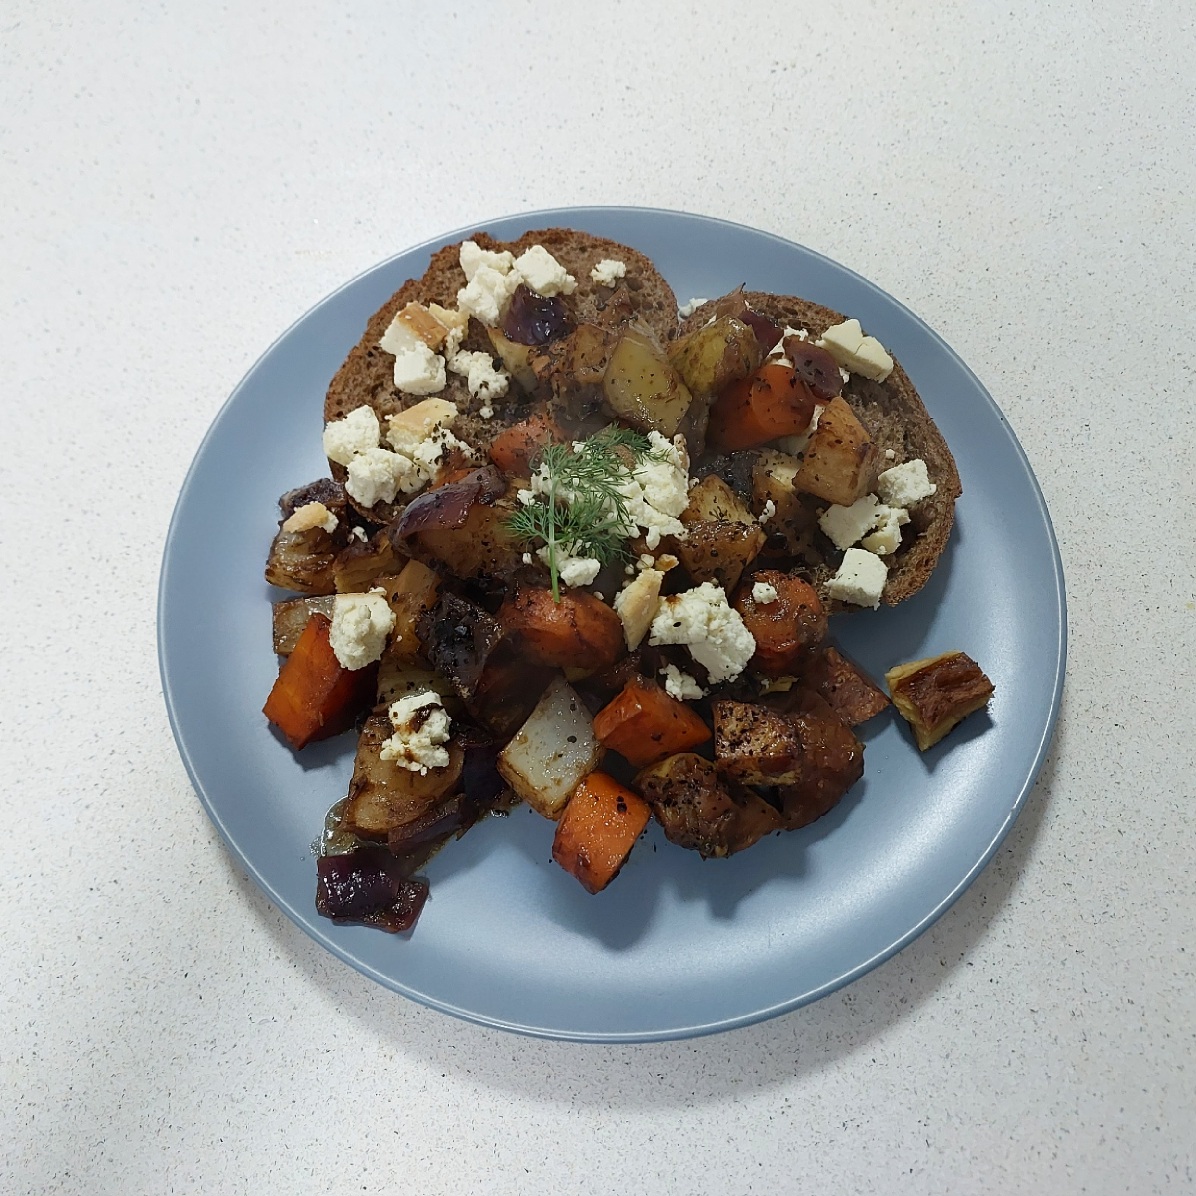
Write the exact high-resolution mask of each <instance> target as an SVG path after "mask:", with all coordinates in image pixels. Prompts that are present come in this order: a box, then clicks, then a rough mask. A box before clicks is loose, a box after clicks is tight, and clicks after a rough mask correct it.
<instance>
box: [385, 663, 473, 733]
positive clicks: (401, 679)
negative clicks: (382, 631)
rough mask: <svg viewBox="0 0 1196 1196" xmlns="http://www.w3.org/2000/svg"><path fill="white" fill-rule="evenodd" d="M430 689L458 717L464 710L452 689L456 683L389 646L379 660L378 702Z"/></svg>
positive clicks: (452, 714) (389, 700)
mask: <svg viewBox="0 0 1196 1196" xmlns="http://www.w3.org/2000/svg"><path fill="white" fill-rule="evenodd" d="M426 689H430V690H432V691H433V692H434V693H438V694H439V695H440V703H441V705H442V706H443V707H444V708H445V710H447V711H448V712H449V714H450V715H451V716H452V717H453V718H456V717H457V716H458V715H459V714H462V713H463V712H464V710H465V704H464V703H463V702H462V701H461V697H460V695H459V694H458V693H457V691H456V690H455V689H453V683H452V682H451V681H450V680H449V679H448V678H447V677H444V676H442V675H441V674H440V673H437V672H435V671H434V670H432V669H427V668H423V667H422V666H420V665H418V664H412V663H411V661H410V660H409V659H407V658H406V657H404V656H402V655H400V654H398V653H396V652H394V651H393V650H392V646H391V645H387V649H386V651H385V652H384V653H383V654H382V659H381V660H380V661H378V689H377V697H376V700H375V705H377V706H389V705H390V704H391V702H397V701H398V700H399V699H400V698H405V697H407V696H408V695H410V694H414V693H422V692H423V691H424V690H426Z"/></svg>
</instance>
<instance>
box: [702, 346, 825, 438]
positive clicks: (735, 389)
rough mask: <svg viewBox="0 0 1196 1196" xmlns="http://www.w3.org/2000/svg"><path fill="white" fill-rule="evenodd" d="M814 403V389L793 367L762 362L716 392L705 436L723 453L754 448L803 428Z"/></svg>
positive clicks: (802, 430)
mask: <svg viewBox="0 0 1196 1196" xmlns="http://www.w3.org/2000/svg"><path fill="white" fill-rule="evenodd" d="M815 406H816V400H815V397H814V392H813V391H812V390H811V389H810V388H809V387H808V386H807V385H806V384H805V383H804V382H803V381H802V380H801V379H800V378H799V377H798V376H797V373H796V371H795V370H793V369H792V368H791V367H789V366H786V365H777V364H775V363H773V364H768V363H765V364H764V365H762V366H761V367H760V368H759V369H758V370H757V371H756V372H755V373H754V374H751V375H750V376H748V377H747V378H744V379H743V380H742V381H741V382H736V383H735V384H734V385H733V386H729V387H727V389H726V390H724V391H723V393H722V394H721V395H719V396H718V398H717V399H716V400H715V402H714V406H713V407H712V408H711V409H710V426H709V428H708V430H707V433H706V437H707V440H708V441H709V443H710V444H711V446H712V447H713V448H716V449H717V450H718V451H719V452H723V453H730V452H734V451H736V450H737V449H746V448H755V447H756V446H757V445H761V444H766V443H767V442H768V441H770V440H776V438H777V437H778V436H794V435H797V434H798V433H799V432H804V431H805V430H806V429H807V428H808V427H809V426H810V419H811V418H812V417H813V415H814V407H815Z"/></svg>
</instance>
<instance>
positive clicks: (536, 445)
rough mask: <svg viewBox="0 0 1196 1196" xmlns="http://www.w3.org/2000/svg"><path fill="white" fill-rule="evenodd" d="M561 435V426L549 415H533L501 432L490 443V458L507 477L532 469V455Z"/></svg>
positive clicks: (525, 472) (526, 473)
mask: <svg viewBox="0 0 1196 1196" xmlns="http://www.w3.org/2000/svg"><path fill="white" fill-rule="evenodd" d="M559 439H560V429H559V428H558V427H557V426H556V424H555V423H554V422H553V419H552V417H551V416H549V415H542V414H541V415H533V416H531V417H530V418H529V419H525V420H523V421H521V422H520V423H517V424H512V425H511V426H510V427H509V428H507V429H506V430H505V431H503V432H500V433H499V434H498V435H497V436H496V437H495V438H494V440H493V442H492V443H491V445H490V460H491V461H493V462H494V464H495V465H497V466H498V468H499V469H501V470H502V471H503V473H504V474H506V475H507V477H509V478H525V477H527V476H528V475H529V474H530V473H531V459H532V457H534V456H535V455H536V453H538V452H539V451H540V449H542V448H543V447H544V446H545V445H546V444H551V443H552V442H553V441H554V440H559Z"/></svg>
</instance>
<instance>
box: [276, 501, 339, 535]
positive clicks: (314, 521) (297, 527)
mask: <svg viewBox="0 0 1196 1196" xmlns="http://www.w3.org/2000/svg"><path fill="white" fill-rule="evenodd" d="M338 522H339V521H338V520H337V517H336V516H335V515H334V514H333V513H332V512H331V511H330V510H329V509H328V508H327V507H326V506H325V505H324V504H323V503H322V502H305V503H304V504H303V506H301V507H296V508H295V509H294V510H293V511H292V512H291V514H290V516H289V517H288V518H287V519H286V520H285V521H284V522H283V525H282V530H283V531H284V532H309V531H311V530H312V529H313V528H317V527H322V528H323V529H324V530H325V531H326V532H334V531H336V525H337V523H338Z"/></svg>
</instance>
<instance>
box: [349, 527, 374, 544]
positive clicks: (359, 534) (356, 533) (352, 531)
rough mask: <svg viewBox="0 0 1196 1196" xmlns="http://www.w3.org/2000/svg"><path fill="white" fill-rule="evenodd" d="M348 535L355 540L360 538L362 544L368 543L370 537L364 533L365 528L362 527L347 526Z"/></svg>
mask: <svg viewBox="0 0 1196 1196" xmlns="http://www.w3.org/2000/svg"><path fill="white" fill-rule="evenodd" d="M349 535H350V536H352V537H353V538H354V539H355V540H360V541H361V542H362V543H363V544H368V543H369V539H370V538H369V536H368V535H367V534H366V530H365V528H364V527H351V528H349Z"/></svg>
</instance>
